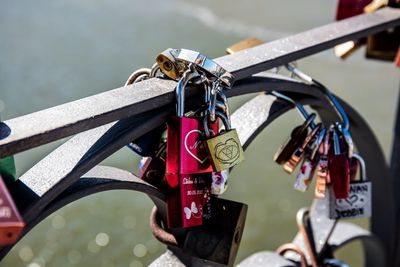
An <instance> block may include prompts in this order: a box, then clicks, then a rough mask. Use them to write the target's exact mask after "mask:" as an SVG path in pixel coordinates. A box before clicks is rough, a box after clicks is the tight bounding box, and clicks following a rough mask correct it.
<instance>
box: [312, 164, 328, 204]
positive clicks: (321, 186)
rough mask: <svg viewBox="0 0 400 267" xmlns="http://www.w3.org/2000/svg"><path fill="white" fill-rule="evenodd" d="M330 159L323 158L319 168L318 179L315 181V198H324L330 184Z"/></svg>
mask: <svg viewBox="0 0 400 267" xmlns="http://www.w3.org/2000/svg"><path fill="white" fill-rule="evenodd" d="M328 162H329V161H328V159H326V158H325V157H321V159H320V160H319V162H318V166H317V179H316V181H315V198H319V199H321V198H324V197H325V194H326V184H327V183H328V177H329V169H328Z"/></svg>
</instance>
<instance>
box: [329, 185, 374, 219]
mask: <svg viewBox="0 0 400 267" xmlns="http://www.w3.org/2000/svg"><path fill="white" fill-rule="evenodd" d="M371 197H372V184H371V182H353V183H351V184H350V189H349V196H348V198H345V199H337V198H336V197H335V195H334V194H333V192H332V191H330V192H329V218H330V219H341V218H349V219H350V218H352V219H354V218H367V217H370V216H371V201H372V198H371Z"/></svg>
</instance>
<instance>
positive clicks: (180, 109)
mask: <svg viewBox="0 0 400 267" xmlns="http://www.w3.org/2000/svg"><path fill="white" fill-rule="evenodd" d="M197 77H198V74H197V73H196V72H195V71H194V70H193V69H189V70H187V71H186V72H185V73H184V74H183V76H182V78H181V79H180V80H179V82H178V85H177V88H176V93H177V116H174V117H171V118H169V119H168V121H167V126H168V129H167V155H166V174H165V179H166V181H167V183H168V186H169V188H170V190H169V192H168V195H167V223H168V227H169V228H171V227H192V226H197V225H201V224H202V217H203V215H202V214H203V205H204V203H205V193H206V191H210V189H209V188H210V186H211V172H212V166H211V164H210V160H209V159H208V155H207V152H206V151H205V148H204V146H203V143H202V141H203V139H204V129H203V118H198V117H185V116H184V115H185V110H184V99H185V97H184V95H185V91H184V90H185V87H186V85H187V83H188V82H189V81H190V80H191V79H193V78H197ZM218 126H219V121H218V120H216V121H215V122H214V123H212V124H211V125H210V128H211V130H212V131H214V132H217V131H218Z"/></svg>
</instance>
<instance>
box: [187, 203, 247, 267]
mask: <svg viewBox="0 0 400 267" xmlns="http://www.w3.org/2000/svg"><path fill="white" fill-rule="evenodd" d="M210 206H211V216H210V217H209V218H207V219H204V222H203V225H201V226H199V227H195V228H191V229H189V230H188V232H187V235H186V238H185V241H184V245H183V251H184V252H185V253H186V254H188V255H191V256H194V257H198V258H201V259H205V260H209V261H213V262H217V263H220V264H223V265H224V266H233V264H234V262H235V258H236V254H237V251H238V249H239V245H240V241H241V239H242V234H243V230H244V225H245V221H246V214H247V205H246V204H243V203H239V202H234V201H231V200H226V199H222V198H216V197H211V200H210Z"/></svg>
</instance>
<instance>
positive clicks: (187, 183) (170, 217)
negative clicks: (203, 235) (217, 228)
mask: <svg viewBox="0 0 400 267" xmlns="http://www.w3.org/2000/svg"><path fill="white" fill-rule="evenodd" d="M179 178H180V181H179V187H178V188H177V189H174V190H171V191H170V192H169V194H168V196H167V224H168V227H169V228H176V227H183V228H188V227H194V226H199V225H202V223H203V216H204V213H205V212H204V205H205V204H207V202H208V199H209V198H208V196H209V194H210V190H211V189H210V188H211V173H198V174H182V175H179Z"/></svg>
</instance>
